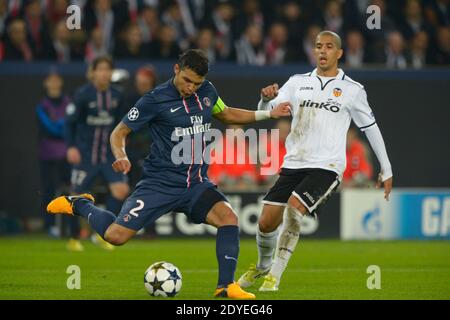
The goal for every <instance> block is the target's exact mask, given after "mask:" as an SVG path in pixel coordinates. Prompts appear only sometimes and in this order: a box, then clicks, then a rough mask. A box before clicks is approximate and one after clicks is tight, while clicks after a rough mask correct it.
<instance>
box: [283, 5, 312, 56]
mask: <svg viewBox="0 0 450 320" xmlns="http://www.w3.org/2000/svg"><path fill="white" fill-rule="evenodd" d="M281 21H282V22H283V23H284V24H285V25H286V27H287V29H288V30H290V31H291V32H289V35H288V46H290V47H292V48H295V49H296V50H297V51H300V50H301V43H302V38H303V36H304V33H305V30H306V23H305V18H304V14H303V10H302V8H301V7H300V4H299V3H298V2H295V1H288V2H287V3H286V4H284V5H283V6H282V7H281Z"/></svg>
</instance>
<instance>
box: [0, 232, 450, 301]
mask: <svg viewBox="0 0 450 320" xmlns="http://www.w3.org/2000/svg"><path fill="white" fill-rule="evenodd" d="M83 243H84V245H85V251H84V252H82V253H71V252H67V251H66V250H65V241H63V240H52V239H46V238H39V237H37V238H29V237H27V238H18V237H11V238H0V299H156V298H152V297H150V296H149V295H148V294H147V293H146V291H145V289H144V285H143V276H144V271H145V270H146V268H147V267H148V266H149V265H150V264H152V263H153V262H156V261H160V260H165V261H168V262H171V263H173V264H175V265H176V266H178V267H179V268H180V270H181V273H182V275H183V287H182V289H181V292H180V294H179V295H178V296H177V297H175V299H187V300H191V299H211V298H212V293H213V291H214V288H215V285H216V279H217V262H216V257H215V241H214V239H170V240H163V239H156V240H133V241H131V242H129V243H128V244H126V245H124V246H123V247H120V248H117V250H115V251H114V252H106V251H103V250H102V249H100V248H99V247H97V246H95V245H93V244H91V243H90V242H88V241H84V242H83ZM256 256H257V255H256V247H255V241H254V240H253V239H243V240H241V249H240V257H239V264H238V270H237V275H236V276H237V277H239V276H240V275H241V274H242V273H243V272H244V271H245V270H246V268H247V267H248V265H249V264H250V263H252V262H254V261H255V259H256ZM69 265H78V266H79V267H80V268H81V289H80V290H69V289H67V287H66V281H67V278H68V277H69V274H67V273H66V269H67V267H68V266H69ZM369 265H378V266H379V267H380V268H381V289H380V290H369V289H367V287H366V281H367V278H368V277H369V276H370V275H369V274H367V272H366V270H367V267H368V266H369ZM259 284H260V283H258V285H259ZM257 289H258V286H257V287H255V288H252V289H251V290H250V291H252V292H254V293H256V295H257V299H450V242H448V241H423V242H419V241H387V242H357V241H351V242H341V241H338V240H335V241H324V240H320V241H319V240H302V239H301V240H300V242H299V245H298V247H297V250H296V252H295V253H294V256H293V257H292V259H291V261H290V263H289V266H288V269H287V271H286V272H285V274H284V277H283V279H282V283H281V285H280V291H278V292H275V293H260V292H258V291H257Z"/></svg>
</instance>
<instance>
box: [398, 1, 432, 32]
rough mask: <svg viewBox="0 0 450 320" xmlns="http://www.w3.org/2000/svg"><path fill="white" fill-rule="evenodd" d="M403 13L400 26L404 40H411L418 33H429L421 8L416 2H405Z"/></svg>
mask: <svg viewBox="0 0 450 320" xmlns="http://www.w3.org/2000/svg"><path fill="white" fill-rule="evenodd" d="M404 12H405V14H404V18H403V21H402V23H400V25H401V26H402V27H401V31H402V34H403V37H404V38H405V40H407V41H409V40H411V39H412V38H413V37H414V35H415V34H417V33H418V32H420V31H428V32H430V26H429V25H428V23H427V21H426V20H425V18H424V14H423V10H422V6H421V4H420V2H419V1H418V0H408V1H406V3H405V6H404Z"/></svg>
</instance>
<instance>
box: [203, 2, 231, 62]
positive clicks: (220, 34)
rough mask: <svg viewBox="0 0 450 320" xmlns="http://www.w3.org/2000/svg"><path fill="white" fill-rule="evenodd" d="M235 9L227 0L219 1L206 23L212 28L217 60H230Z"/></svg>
mask: <svg viewBox="0 0 450 320" xmlns="http://www.w3.org/2000/svg"><path fill="white" fill-rule="evenodd" d="M234 15H235V9H234V7H233V6H232V5H231V3H229V2H228V1H224V2H219V3H218V4H217V5H216V6H215V7H214V10H213V12H212V14H211V17H210V19H209V21H207V22H205V23H206V25H207V26H208V27H209V28H211V29H213V30H214V33H215V39H216V51H217V58H218V60H230V59H231V58H232V57H233V54H234V53H233V46H234V38H233V32H232V21H233V18H234Z"/></svg>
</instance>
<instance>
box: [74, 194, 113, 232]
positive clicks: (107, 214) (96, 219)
mask: <svg viewBox="0 0 450 320" xmlns="http://www.w3.org/2000/svg"><path fill="white" fill-rule="evenodd" d="M73 208H74V210H73V211H74V214H75V215H77V216H81V217H83V218H86V219H87V221H88V223H89V225H90V226H91V227H92V229H94V230H95V231H96V232H97V233H98V234H99V235H100V236H101V237H102V238H104V235H105V232H106V229H108V227H109V226H110V225H111V224H112V223H113V222H114V221H115V220H116V216H115V215H114V214H113V213H112V212H111V211H108V210H104V209H101V208H98V207H96V206H95V205H94V204H93V203H92V201H89V200H86V199H78V200H76V201H75V203H74V205H73Z"/></svg>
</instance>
